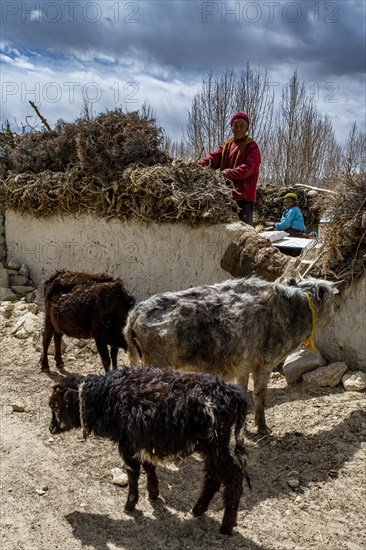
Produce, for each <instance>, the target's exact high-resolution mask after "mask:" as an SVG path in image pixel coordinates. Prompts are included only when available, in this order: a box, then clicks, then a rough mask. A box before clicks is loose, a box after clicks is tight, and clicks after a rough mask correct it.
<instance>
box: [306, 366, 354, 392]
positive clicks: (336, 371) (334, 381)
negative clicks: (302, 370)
mask: <svg viewBox="0 0 366 550" xmlns="http://www.w3.org/2000/svg"><path fill="white" fill-rule="evenodd" d="M347 368H348V367H347V365H346V363H343V362H342V361H338V362H337V363H331V364H330V365H327V366H326V367H320V368H319V369H316V370H313V371H311V372H307V373H306V374H304V375H303V377H302V379H303V380H304V382H306V383H307V384H313V385H315V386H330V387H331V388H335V387H336V386H338V384H340V382H341V380H342V376H343V375H344V373H345V372H346V370H347Z"/></svg>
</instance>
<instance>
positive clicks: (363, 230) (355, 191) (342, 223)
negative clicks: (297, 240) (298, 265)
mask: <svg viewBox="0 0 366 550" xmlns="http://www.w3.org/2000/svg"><path fill="white" fill-rule="evenodd" d="M335 191H336V193H335V194H334V195H328V196H327V200H326V204H325V205H324V203H323V207H324V208H325V213H324V217H325V218H326V220H327V224H326V226H325V228H324V236H323V238H322V240H323V243H324V247H323V251H322V253H321V255H320V256H319V260H318V262H317V263H316V265H315V266H314V269H313V271H312V273H311V274H312V275H314V276H319V277H324V278H326V279H331V280H334V281H342V286H346V285H348V284H350V283H351V282H352V281H353V280H355V279H357V278H358V277H360V276H361V275H363V274H364V273H365V272H366V174H365V173H363V174H358V175H354V176H346V177H344V179H343V180H342V182H341V183H339V184H338V186H337V187H336V188H335Z"/></svg>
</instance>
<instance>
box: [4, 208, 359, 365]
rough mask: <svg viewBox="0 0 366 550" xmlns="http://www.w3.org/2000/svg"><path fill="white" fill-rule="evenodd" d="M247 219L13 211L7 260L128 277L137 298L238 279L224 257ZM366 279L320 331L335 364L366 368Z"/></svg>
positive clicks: (37, 277)
mask: <svg viewBox="0 0 366 550" xmlns="http://www.w3.org/2000/svg"><path fill="white" fill-rule="evenodd" d="M248 230H249V231H250V230H252V228H250V227H249V226H246V225H245V224H242V223H241V222H239V223H234V224H230V225H213V226H212V225H211V226H204V227H198V228H190V227H188V226H186V225H179V224H166V225H165V224H164V225H158V224H151V225H148V226H147V225H143V224H141V223H137V222H129V223H120V222H119V221H117V220H114V219H112V220H110V221H105V220H102V219H96V218H94V217H91V216H82V217H79V218H75V217H72V216H67V217H64V218H61V217H55V218H53V219H49V220H37V219H35V218H33V217H30V216H22V215H20V214H18V213H16V212H14V211H6V216H5V231H6V245H7V249H8V259H14V260H17V261H19V262H20V263H26V264H27V265H28V267H29V268H30V276H31V278H32V280H33V281H34V282H35V283H37V284H41V283H42V282H44V281H45V280H46V279H47V278H48V277H50V275H52V274H53V273H54V272H55V271H56V270H57V269H72V270H83V271H92V272H95V273H96V272H107V273H110V274H112V275H115V276H121V277H122V278H123V280H124V281H125V283H126V286H127V288H128V289H129V290H130V291H131V292H132V293H133V294H134V296H135V297H136V298H137V300H142V299H145V298H147V297H148V296H151V294H154V293H156V292H164V291H166V290H180V289H184V288H188V287H190V286H195V285H199V284H204V283H209V284H211V283H215V282H220V281H223V280H225V279H229V278H231V275H230V274H229V273H228V272H226V271H224V270H223V269H222V268H221V267H220V260H221V258H222V256H223V254H224V252H225V250H226V248H227V246H228V245H229V244H230V242H231V241H232V240H236V239H238V238H239V237H240V235H241V234H242V232H243V231H248ZM365 295H366V277H363V278H362V279H360V280H358V281H356V282H355V283H354V285H353V286H351V287H349V288H348V289H346V290H345V291H344V292H343V293H342V295H341V296H340V298H339V299H338V300H337V304H336V307H335V313H334V318H333V322H332V324H331V325H329V326H328V327H327V329H325V330H322V331H318V333H317V346H318V348H319V350H320V351H321V353H322V354H323V355H324V357H325V358H326V359H327V360H328V361H329V362H332V361H340V360H342V361H345V362H346V363H347V364H348V366H349V367H350V368H355V369H356V368H357V369H361V370H364V371H365V372H366V330H365V329H366V307H365V302H366V299H365Z"/></svg>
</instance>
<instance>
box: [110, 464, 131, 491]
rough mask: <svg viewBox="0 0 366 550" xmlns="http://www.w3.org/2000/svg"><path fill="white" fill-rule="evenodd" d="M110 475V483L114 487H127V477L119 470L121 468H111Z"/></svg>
mask: <svg viewBox="0 0 366 550" xmlns="http://www.w3.org/2000/svg"><path fill="white" fill-rule="evenodd" d="M111 474H112V477H113V479H112V481H113V483H114V484H115V485H119V486H121V487H126V485H128V475H127V474H126V473H125V472H123V471H122V470H121V468H112V469H111Z"/></svg>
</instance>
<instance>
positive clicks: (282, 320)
mask: <svg viewBox="0 0 366 550" xmlns="http://www.w3.org/2000/svg"><path fill="white" fill-rule="evenodd" d="M336 292H338V290H336V289H335V288H334V286H333V285H332V283H329V282H327V281H323V280H317V279H310V278H309V279H306V280H302V281H300V282H299V283H298V284H296V283H295V281H294V280H292V281H290V286H286V285H282V284H278V283H274V282H267V281H264V280H261V279H258V278H255V277H250V278H244V279H233V280H228V281H225V282H223V283H219V284H215V285H204V286H198V287H195V288H190V289H187V290H182V291H179V292H165V293H163V294H156V295H154V296H152V297H150V298H148V299H147V300H145V301H143V302H140V303H139V304H137V305H136V306H135V308H134V309H132V310H131V312H130V313H129V316H128V319H127V323H126V328H125V336H126V340H127V345H128V354H129V360H130V363H131V364H138V363H139V362H141V363H142V364H143V365H156V366H160V367H174V368H175V369H179V370H190V371H200V372H207V373H210V374H215V375H220V376H222V377H223V378H224V379H226V380H233V379H238V381H239V382H240V384H241V385H242V386H243V388H244V389H245V390H247V386H248V379H249V374H250V373H251V374H252V376H253V381H254V403H255V422H256V424H257V428H258V432H259V433H268V432H269V431H270V430H269V429H268V427H267V425H266V421H265V415H264V401H265V394H266V390H267V384H268V380H269V378H270V375H271V372H272V370H273V368H275V367H276V366H277V365H278V364H279V363H280V362H281V361H283V360H284V359H285V357H286V356H287V355H288V354H289V353H291V352H293V351H294V350H295V349H296V348H297V347H299V346H300V344H301V343H302V341H303V340H304V339H305V338H307V337H309V336H310V335H311V334H312V332H313V331H314V329H315V327H314V326H313V324H314V322H313V315H314V314H313V313H312V311H311V309H313V311H314V312H315V313H316V315H317V316H319V321H320V322H322V321H323V322H325V321H326V320H327V319H328V317H329V314H330V311H331V310H332V307H331V304H332V299H331V298H332V295H333V293H336Z"/></svg>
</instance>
